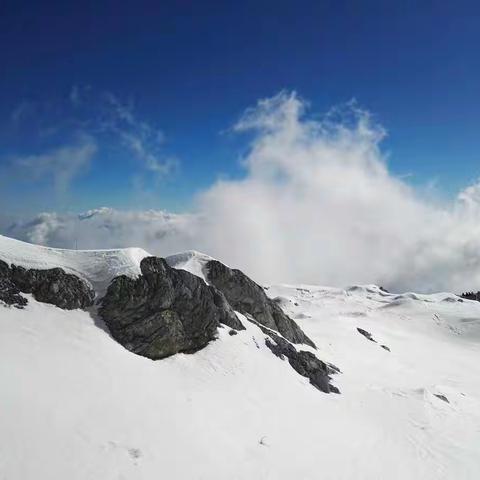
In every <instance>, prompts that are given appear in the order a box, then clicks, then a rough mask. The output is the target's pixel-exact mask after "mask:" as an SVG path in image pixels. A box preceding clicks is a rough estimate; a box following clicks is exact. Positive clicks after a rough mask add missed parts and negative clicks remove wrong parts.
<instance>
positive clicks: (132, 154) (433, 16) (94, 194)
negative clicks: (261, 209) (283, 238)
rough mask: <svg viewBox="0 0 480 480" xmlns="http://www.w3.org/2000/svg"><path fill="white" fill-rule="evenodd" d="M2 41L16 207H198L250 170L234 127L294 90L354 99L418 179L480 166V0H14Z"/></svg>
mask: <svg viewBox="0 0 480 480" xmlns="http://www.w3.org/2000/svg"><path fill="white" fill-rule="evenodd" d="M0 42H1V44H2V46H3V47H2V49H1V51H0V64H1V66H2V72H3V73H2V75H1V76H0V172H1V175H2V177H3V178H2V179H1V180H0V201H1V202H2V204H4V209H3V210H4V212H5V211H7V212H10V213H22V212H27V213H34V212H37V211H40V210H56V211H65V210H74V211H81V210H85V209H88V208H94V207H97V206H101V205H108V206H113V207H117V208H164V209H167V210H172V211H184V210H188V209H189V208H191V205H192V201H193V200H192V199H193V198H194V194H195V193H196V192H198V191H200V190H202V189H205V188H207V187H208V186H209V185H210V184H212V182H213V181H214V180H215V179H216V178H218V177H219V176H233V177H240V176H241V175H242V167H241V166H240V161H239V159H240V157H241V155H242V154H243V153H244V152H245V150H246V148H247V139H246V138H245V137H244V136H237V135H233V134H232V133H231V132H229V131H228V128H229V127H231V126H232V125H233V124H234V123H235V122H236V121H237V119H238V118H239V116H240V115H241V114H242V112H243V111H244V110H245V108H247V107H249V106H251V105H254V104H255V102H256V101H257V100H258V99H260V98H265V97H270V96H272V95H275V94H276V93H278V92H279V91H280V90H282V89H285V90H287V91H291V90H295V91H297V92H298V93H299V94H300V95H301V96H302V97H303V98H306V99H307V100H308V101H309V102H310V104H311V111H312V112H325V111H327V110H328V109H329V108H331V107H332V106H335V105H338V104H342V103H344V102H347V101H349V100H350V99H352V98H355V99H356V100H357V101H358V103H359V104H360V105H361V106H362V107H364V108H366V109H368V110H369V111H371V112H372V113H373V114H374V115H375V118H376V120H377V121H378V122H380V123H381V124H382V125H383V126H384V127H385V128H386V130H387V131H388V137H387V139H386V140H385V141H384V142H383V144H382V145H383V146H382V148H383V149H384V150H385V151H386V152H388V153H389V168H390V169H391V170H392V172H394V174H397V175H402V176H403V175H410V177H409V181H410V182H412V183H413V184H414V185H423V184H427V183H428V182H431V181H436V182H437V186H438V188H439V190H440V192H442V194H444V195H447V196H448V195H451V194H453V193H454V192H456V191H457V190H458V189H460V188H462V187H463V186H465V185H466V184H469V183H472V182H474V181H475V180H476V178H477V177H478V176H480V168H479V166H480V161H479V160H480V158H479V156H480V154H479V152H480V135H479V134H478V126H479V125H480V108H479V106H480V105H479V100H480V55H479V54H478V45H479V44H480V6H479V5H478V3H477V2H473V1H472V2H469V1H456V2H453V1H436V2H430V1H422V2H414V1H404V2H385V1H351V2H345V1H295V2H293V1H292V2H282V1H276V2H270V1H255V2H251V1H245V2H228V1H221V2H220V1H219V2H208V1H205V2H186V1H185V2H178V1H177V2H166V1H162V2H158V1H156V2H153V1H152V2H143V1H139V0H137V1H135V2H130V1H124V2H113V1H112V2H105V1H96V2H65V1H63V2H22V1H16V2H9V1H6V2H2V5H1V6H0ZM122 111H124V112H125V111H128V112H129V115H131V117H132V118H126V117H123V118H122V116H121V115H122ZM113 115H116V116H115V118H114V119H112V118H113V117H112V116H113ZM139 137H141V139H142V148H143V150H142V151H141V152H140V151H139V150H138V144H135V145H134V143H133V139H138V138H139ZM65 148H67V149H68V148H74V150H73V151H72V150H66V151H64V150H62V149H65ZM89 148H90V149H89ZM75 149H76V150H75ZM72 152H74V153H72ZM77 154H78V155H79V156H78V157H76V156H75V155H77ZM83 154H85V155H88V157H89V158H88V161H84V160H85V158H84V157H82V155H83ZM52 155H54V159H53V160H52V157H51V156H52ZM55 155H56V156H55ZM62 155H66V156H67V157H68V158H74V160H73V165H72V163H71V162H70V161H69V160H68V158H67V160H65V158H64V156H62ZM149 155H153V156H154V158H155V161H158V165H160V164H161V165H164V164H165V162H166V164H168V168H167V169H166V170H165V172H158V168H157V167H158V165H157V164H155V165H153V164H152V162H151V161H150V160H149V158H150V159H151V158H152V157H149ZM75 158H76V159H77V163H76V164H75ZM65 161H66V162H67V167H66V168H67V171H66V173H64V174H63V176H61V177H55V178H53V177H52V175H49V174H48V169H49V168H51V166H52V165H53V166H55V165H58V166H59V168H62V167H63V166H65ZM149 162H150V163H149ZM12 165H16V168H12ZM18 165H20V166H21V168H17V167H18ZM32 172H36V173H35V174H33V173H32ZM19 192H20V193H21V195H19Z"/></svg>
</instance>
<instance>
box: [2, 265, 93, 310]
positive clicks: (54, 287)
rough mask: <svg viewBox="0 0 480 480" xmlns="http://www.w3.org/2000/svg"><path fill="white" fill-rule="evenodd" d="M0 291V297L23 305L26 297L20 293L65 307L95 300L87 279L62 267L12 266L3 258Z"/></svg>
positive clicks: (77, 305)
mask: <svg viewBox="0 0 480 480" xmlns="http://www.w3.org/2000/svg"><path fill="white" fill-rule="evenodd" d="M2 286H3V287H2ZM0 291H2V293H0V299H2V300H3V301H4V302H5V303H7V304H10V305H12V304H13V305H17V306H24V305H26V303H27V300H26V299H25V298H23V297H21V296H20V292H22V293H31V294H32V295H33V297H34V298H35V300H37V301H39V302H44V303H50V304H52V305H56V306H57V307H60V308H63V309H65V310H73V309H76V308H82V309H85V308H87V307H89V306H91V305H93V301H94V299H95V292H94V291H93V290H92V289H91V288H90V287H89V286H88V285H87V283H86V282H84V281H83V280H81V279H80V278H78V277H76V276H75V275H72V274H69V273H65V271H63V270H62V269H61V268H51V269H47V270H36V269H26V268H23V267H18V266H15V265H12V266H11V267H9V266H8V265H7V264H6V263H5V262H2V261H0ZM4 298H5V299H6V300H4ZM19 298H21V300H19Z"/></svg>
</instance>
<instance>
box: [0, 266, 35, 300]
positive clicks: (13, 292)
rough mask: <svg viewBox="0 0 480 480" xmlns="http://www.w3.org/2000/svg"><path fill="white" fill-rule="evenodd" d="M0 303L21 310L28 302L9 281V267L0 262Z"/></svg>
mask: <svg viewBox="0 0 480 480" xmlns="http://www.w3.org/2000/svg"><path fill="white" fill-rule="evenodd" d="M0 301H1V302H3V303H5V304H7V305H9V306H14V307H16V308H23V307H24V306H25V305H27V303H28V300H27V299H26V298H25V297H22V296H21V295H20V290H19V289H18V288H17V287H16V286H15V284H14V283H13V282H12V280H11V270H10V267H9V266H8V265H7V264H6V263H5V262H2V261H1V260H0Z"/></svg>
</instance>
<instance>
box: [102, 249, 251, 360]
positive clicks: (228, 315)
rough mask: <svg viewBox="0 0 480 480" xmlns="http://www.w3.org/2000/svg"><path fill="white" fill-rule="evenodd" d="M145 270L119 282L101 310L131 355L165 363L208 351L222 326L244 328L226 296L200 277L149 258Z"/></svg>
mask: <svg viewBox="0 0 480 480" xmlns="http://www.w3.org/2000/svg"><path fill="white" fill-rule="evenodd" d="M140 269H141V272H142V275H141V276H140V277H138V278H137V279H132V278H129V277H126V276H120V277H117V278H115V279H114V280H113V281H112V283H111V284H110V286H109V287H108V290H107V293H106V295H105V297H104V298H103V299H102V303H101V308H100V309H99V313H100V316H101V317H102V319H103V320H104V321H105V323H106V324H107V326H108V328H109V329H110V332H111V334H112V336H113V337H114V338H115V339H116V340H117V341H118V342H119V343H121V344H122V345H123V346H124V347H126V348H127V349H128V350H131V351H132V352H135V353H137V354H139V355H143V356H145V357H148V358H151V359H159V358H164V357H167V356H169V355H173V354H175V353H178V352H186V353H189V352H195V351H197V350H199V349H201V348H203V347H205V346H206V345H207V344H208V342H210V341H211V340H213V339H214V338H215V336H216V333H217V328H218V326H219V325H220V324H224V325H227V326H228V327H230V328H232V329H235V330H241V329H243V328H244V327H243V325H242V323H241V322H240V320H239V319H238V317H237V316H236V314H235V312H234V311H233V310H232V308H231V307H230V305H229V304H228V303H227V301H226V300H225V297H224V296H223V295H222V294H221V293H220V292H219V291H218V290H217V289H215V288H213V287H211V286H208V285H206V284H205V282H204V281H203V280H202V279H200V278H199V277H197V276H195V275H193V274H191V273H189V272H186V271H185V270H176V269H174V268H172V267H170V266H169V265H168V264H167V263H166V261H165V260H164V259H163V258H157V257H147V258H144V259H143V260H142V262H141V264H140Z"/></svg>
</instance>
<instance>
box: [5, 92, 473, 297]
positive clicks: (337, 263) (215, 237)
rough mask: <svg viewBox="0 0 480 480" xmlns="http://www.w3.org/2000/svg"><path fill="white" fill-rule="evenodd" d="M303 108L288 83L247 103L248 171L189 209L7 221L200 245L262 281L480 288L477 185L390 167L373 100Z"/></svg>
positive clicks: (69, 240) (22, 230)
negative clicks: (363, 104)
mask: <svg viewBox="0 0 480 480" xmlns="http://www.w3.org/2000/svg"><path fill="white" fill-rule="evenodd" d="M307 108H308V105H307V104H306V102H305V101H304V100H302V99H301V98H299V97H298V96H297V95H296V94H295V93H288V92H281V93H280V94H278V95H276V96H274V97H272V98H268V99H264V100H261V101H259V102H258V103H257V105H256V106H254V107H252V108H250V109H248V110H247V111H246V112H245V113H244V115H243V116H242V117H241V118H240V120H239V121H238V122H237V124H236V125H235V126H234V127H233V131H235V132H238V133H242V134H243V133H245V132H246V133H248V134H250V135H251V145H250V149H249V151H248V153H247V155H246V156H245V158H244V159H243V165H244V168H245V175H244V177H243V178H242V179H240V180H221V181H217V182H216V183H215V184H213V185H212V186H210V187H209V188H208V189H206V190H205V191H203V192H202V193H201V194H200V195H199V196H198V199H197V202H196V204H197V209H196V211H194V212H191V213H189V214H185V215H172V214H168V213H165V212H161V211H152V210H149V211H143V212H142V211H139V212H133V211H130V212H127V211H117V210H113V209H107V208H103V209H98V210H94V211H91V212H88V213H87V214H83V215H80V216H78V215H73V214H71V215H68V214H58V213H43V214H40V215H38V216H37V217H36V218H34V219H33V220H29V221H26V222H16V223H13V224H11V225H10V226H9V227H8V228H7V227H5V228H3V232H4V233H5V234H6V235H10V236H14V237H16V238H20V239H23V240H27V241H31V242H34V243H40V244H44V245H50V246H57V247H64V248H72V247H74V246H75V244H78V247H79V248H113V247H122V246H124V247H127V246H139V247H143V248H145V249H146V250H148V251H150V252H151V253H152V254H157V255H168V254H171V253H174V252H176V251H180V250H184V249H196V250H200V251H204V252H205V253H208V254H209V255H212V256H214V257H217V258H219V259H220V260H222V261H224V262H225V263H228V264H229V265H231V266H235V267H238V268H241V269H243V270H245V271H246V272H247V273H248V274H250V275H252V276H253V277H254V278H255V279H256V280H258V281H262V282H263V281H267V282H290V283H297V282H303V283H315V284H324V285H338V286H344V285H348V284H354V283H377V284H382V285H384V286H386V287H387V288H390V289H393V290H398V291H400V290H417V291H435V290H451V291H457V292H459V291H462V290H466V289H476V288H480V222H479V220H480V185H479V184H473V185H471V186H469V187H468V188H466V189H465V190H463V191H462V192H460V193H459V195H458V197H457V198H456V200H455V201H454V202H453V203H452V204H450V205H439V204H438V203H437V202H434V201H433V200H428V199H425V197H423V196H421V195H419V193H418V192H417V191H416V190H415V189H414V188H412V187H411V186H410V185H408V183H407V182H406V181H405V180H402V179H399V178H396V177H395V176H393V175H392V174H391V173H390V172H389V170H388V168H387V164H386V161H385V157H384V154H383V153H382V150H381V148H380V144H381V141H382V139H383V138H384V136H385V132H384V130H383V129H382V127H381V126H379V125H377V124H375V123H374V122H373V121H372V119H371V116H370V115H369V113H368V112H365V111H363V110H361V109H359V108H358V107H357V106H356V105H355V104H354V103H352V104H349V105H345V106H343V107H341V108H337V109H334V110H332V111H331V112H329V113H328V114H327V115H325V116H323V117H321V118H318V117H313V116H311V115H308V111H307Z"/></svg>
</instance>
